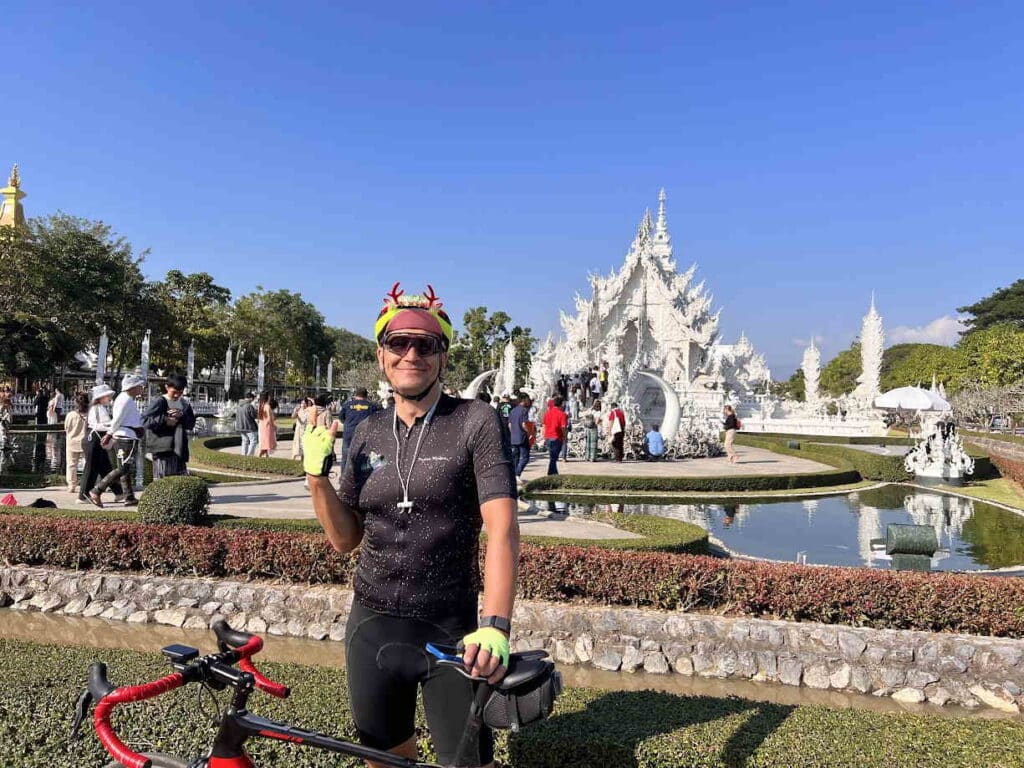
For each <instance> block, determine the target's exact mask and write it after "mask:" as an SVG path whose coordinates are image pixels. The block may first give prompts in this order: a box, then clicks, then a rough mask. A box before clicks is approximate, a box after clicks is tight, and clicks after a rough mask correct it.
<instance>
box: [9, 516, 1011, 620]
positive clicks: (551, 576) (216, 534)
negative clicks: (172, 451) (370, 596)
mask: <svg viewBox="0 0 1024 768" xmlns="http://www.w3.org/2000/svg"><path fill="white" fill-rule="evenodd" d="M481 556H482V552H481ZM2 560H6V561H7V562H10V563H21V564H26V565H48V566H53V567H58V568H72V569H97V570H114V571H144V572H150V573H158V574H181V575H188V576H193V575H196V576H212V577H231V578H248V577H252V578H279V579H283V580H286V581H292V582H299V583H333V584H348V583H350V581H351V574H352V568H353V558H352V557H350V556H349V555H341V554H339V553H337V552H334V551H333V550H331V549H330V547H329V546H328V545H327V543H326V541H325V540H324V537H323V536H322V535H319V534H309V533H278V532H272V531H242V530H225V529H219V528H192V527H188V528H178V527H175V526H165V525H143V524H140V523H122V522H108V521H95V520H69V519H67V518H59V517H42V516H39V517H36V516H31V515H0V561H2ZM519 594H520V595H521V596H522V597H524V598H528V599H536V600H553V601H562V602H565V601H569V602H583V603H594V604H602V605H630V606H640V607H650V608H658V609H664V610H683V611H712V612H718V613H729V614H732V615H742V616H759V617H766V618H780V619H789V620H794V621H815V622H823V623H826V624H847V625H853V626H867V627H875V628H891V629H918V630H925V631H935V632H941V631H945V632H959V633H964V634H976V635H992V636H1001V637H1002V636H1005V637H1024V610H1022V609H1021V607H1020V606H1022V605H1024V580H1021V579H994V578H985V577H980V576H976V575H964V574H927V573H912V572H898V571H873V570H869V569H866V568H836V567H807V566H800V565H789V564H778V563H764V562H757V561H744V560H723V559H717V558H711V557H701V556H695V555H685V554H670V553H664V552H630V551H618V550H614V549H601V548H598V547H582V546H554V547H551V546H535V545H532V544H523V545H522V548H521V557H520V563H519Z"/></svg>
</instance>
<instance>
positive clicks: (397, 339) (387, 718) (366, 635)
mask: <svg viewBox="0 0 1024 768" xmlns="http://www.w3.org/2000/svg"><path fill="white" fill-rule="evenodd" d="M374 337H375V338H376V340H377V345H378V346H377V362H378V365H379V366H380V369H381V371H382V373H383V375H384V377H385V378H386V379H387V380H388V382H389V383H390V385H391V387H392V388H393V389H394V397H395V404H394V407H393V408H389V409H388V410H386V411H378V412H377V413H373V414H371V415H369V416H367V417H366V418H365V419H364V421H363V422H362V423H361V424H359V425H358V426H357V427H356V429H355V432H354V434H352V435H349V437H350V438H351V440H352V442H351V445H350V448H349V461H348V464H347V466H346V467H345V471H344V473H343V474H342V479H341V482H340V485H339V488H338V491H337V492H335V491H334V490H333V489H332V488H331V485H330V480H329V479H328V478H327V473H328V471H329V469H330V464H331V458H332V456H333V448H332V445H333V441H334V437H335V435H336V434H337V429H338V425H337V424H333V425H332V426H331V427H330V428H329V429H324V428H323V427H315V428H312V429H310V430H309V432H307V434H306V437H305V439H304V440H303V454H304V456H305V459H304V466H305V468H306V472H307V475H308V479H309V486H310V491H311V496H312V501H313V509H314V510H315V512H316V515H317V518H318V519H319V520H320V523H321V525H323V528H324V531H325V533H326V534H327V538H328V541H329V542H330V543H331V545H332V546H333V547H334V548H335V549H336V550H338V551H339V552H350V551H352V550H353V549H355V548H356V547H357V546H359V545H360V544H361V543H362V545H363V546H361V547H360V550H359V561H358V567H357V570H356V574H355V579H354V586H355V599H354V601H353V604H352V611H351V613H350V615H349V620H348V629H347V637H346V659H345V661H346V669H347V673H348V685H349V692H350V696H349V698H350V701H351V702H352V708H353V719H354V721H355V724H356V728H357V730H358V732H359V737H360V739H361V740H362V741H363V743H365V744H367V745H369V746H373V747H377V748H380V749H386V750H390V751H392V752H394V753H396V754H399V755H403V756H405V757H409V758H415V756H416V739H415V722H414V716H415V711H416V693H417V686H422V688H423V701H424V708H425V710H426V713H427V722H428V725H429V727H430V731H431V736H432V738H433V741H434V746H435V748H436V750H437V753H438V762H439V763H442V764H445V765H450V764H456V760H457V758H458V762H457V764H458V765H474V766H478V765H487V766H490V765H493V763H492V760H493V740H492V736H491V733H490V731H489V730H488V729H487V728H482V729H481V731H480V735H479V738H478V739H477V741H476V743H473V744H470V745H469V746H470V748H471V751H472V752H473V753H474V754H472V755H467V754H463V755H456V754H455V753H456V751H457V749H458V743H459V740H460V738H461V736H462V734H463V731H464V726H465V723H466V716H467V714H468V712H469V706H470V700H471V698H472V687H471V685H470V684H469V683H468V682H467V681H466V680H465V678H463V677H462V676H461V675H460V674H459V673H458V672H457V671H455V670H453V669H451V668H444V667H439V666H437V665H436V664H434V663H433V662H431V661H428V658H427V656H426V654H425V653H424V650H423V649H424V645H425V643H428V642H433V643H442V644H448V645H453V644H456V643H458V642H459V641H460V640H461V641H462V643H463V644H464V645H465V648H466V650H465V654H464V656H463V663H464V665H465V669H466V670H467V671H469V672H470V673H471V674H473V675H475V676H478V677H486V678H488V679H489V680H490V681H491V682H492V683H496V682H498V681H499V680H500V679H501V678H502V677H503V676H504V674H505V665H506V664H507V663H508V633H509V631H510V628H511V625H510V618H511V616H512V607H513V603H514V599H515V578H516V563H517V561H518V557H519V528H518V523H517V520H516V504H515V495H516V494H515V480H514V477H513V474H512V467H511V464H510V462H509V460H508V455H507V454H508V446H507V444H505V443H504V441H503V438H502V430H501V425H500V424H499V420H498V414H497V413H495V411H494V410H493V409H491V408H490V407H488V406H487V405H485V404H484V403H481V402H479V401H478V400H457V399H455V398H452V397H448V396H446V395H443V393H442V391H441V378H442V376H443V375H444V372H445V368H446V366H447V364H448V348H449V345H450V344H451V339H452V326H451V321H450V320H449V319H448V315H447V314H445V313H444V311H443V310H442V309H441V305H440V302H438V301H437V297H436V296H435V295H434V291H433V289H432V288H430V289H429V293H428V294H427V295H426V296H405V295H404V293H403V292H401V291H400V290H399V287H398V284H397V283H396V284H395V286H394V288H392V291H391V293H390V295H389V297H388V299H386V300H385V305H384V309H383V310H382V311H381V314H380V316H379V317H378V319H377V322H376V324H375V328H374ZM481 525H482V526H483V528H484V529H485V530H486V533H487V549H486V564H485V568H484V576H483V592H484V595H483V614H484V615H483V617H482V618H480V620H479V624H478V621H477V591H478V586H479V566H478V563H479V552H478V549H479V536H480V529H481ZM478 626H479V629H477V627H478ZM474 630H475V631H474ZM371 765H373V763H371Z"/></svg>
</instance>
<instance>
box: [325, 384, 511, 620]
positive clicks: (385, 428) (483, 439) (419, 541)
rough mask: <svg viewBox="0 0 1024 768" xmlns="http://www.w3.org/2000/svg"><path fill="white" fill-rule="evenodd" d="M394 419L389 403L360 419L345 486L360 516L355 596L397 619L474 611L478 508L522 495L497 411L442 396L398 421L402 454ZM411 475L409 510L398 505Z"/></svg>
mask: <svg viewBox="0 0 1024 768" xmlns="http://www.w3.org/2000/svg"><path fill="white" fill-rule="evenodd" d="M394 418H395V414H394V406H392V407H390V408H388V409H387V410H384V411H380V412H378V413H374V414H372V415H371V416H369V417H367V418H366V419H365V420H364V421H363V422H362V423H361V424H359V426H358V427H357V428H356V431H355V434H354V436H353V441H352V447H351V449H350V450H351V452H350V453H349V462H348V465H347V466H346V468H345V471H344V474H343V475H342V478H341V483H340V486H339V488H338V495H339V497H340V498H341V500H342V501H343V502H344V503H345V504H346V505H348V506H350V507H352V508H353V509H355V510H357V511H358V512H359V514H360V515H361V516H362V518H363V541H362V545H361V547H360V552H359V561H358V568H357V570H356V577H355V596H356V599H357V600H358V601H359V602H360V603H361V604H362V605H364V606H366V607H367V608H370V609H372V610H374V611H378V612H380V613H386V614H389V615H392V616H416V617H437V616H447V615H452V614H453V613H455V612H457V611H460V610H463V609H465V607H466V606H468V605H472V606H473V607H474V609H475V606H476V600H477V592H479V589H480V567H479V537H480V529H481V526H482V524H483V520H482V518H481V516H480V505H481V504H483V503H485V502H487V501H490V500H491V499H497V498H515V495H516V491H515V487H516V486H515V476H514V473H513V470H512V463H511V461H510V460H509V458H508V456H509V450H508V445H507V441H508V438H507V437H506V433H505V431H504V430H503V429H502V427H501V423H500V421H499V419H500V417H499V415H498V414H497V413H496V412H495V410H494V409H493V408H491V407H490V406H489V405H487V404H485V403H483V402H481V401H479V400H460V399H456V398H453V397H448V396H447V395H441V397H440V399H439V400H438V402H437V405H436V406H435V407H434V408H433V410H432V411H431V413H428V414H427V415H426V416H425V417H421V418H419V419H417V420H416V421H415V423H414V424H413V426H412V427H408V426H406V425H405V424H404V423H403V422H402V421H401V420H400V419H399V420H398V424H397V428H398V444H399V447H400V451H399V450H396V441H395V420H394ZM417 444H419V449H418V452H417ZM414 455H415V464H414V463H413V461H414ZM399 458H400V461H399V460H398V459H399ZM399 471H400V472H401V476H399ZM400 478H401V479H400ZM405 478H408V490H409V502H410V503H411V505H412V506H411V509H404V508H402V506H401V503H402V502H403V491H402V481H403V480H404V479H405Z"/></svg>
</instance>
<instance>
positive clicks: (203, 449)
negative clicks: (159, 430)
mask: <svg viewBox="0 0 1024 768" xmlns="http://www.w3.org/2000/svg"><path fill="white" fill-rule="evenodd" d="M286 438H287V439H290V438H291V433H288V432H278V433H277V439H278V440H281V439H286ZM241 444H242V438H241V436H240V435H217V436H215V437H204V438H200V439H199V440H196V441H195V442H193V443H192V445H191V446H190V448H191V453H192V461H194V462H195V463H197V464H202V465H203V466H207V467H215V468H217V469H228V470H231V469H236V470H238V471H240V472H251V473H253V474H257V475H260V474H262V475H281V476H283V477H303V476H304V475H305V472H303V471H302V462H301V461H297V460H293V459H277V458H273V457H270V458H262V459H261V458H259V457H258V456H241V455H239V454H236V453H225V452H224V451H222V450H220V449H221V448H228V447H230V446H235V445H241Z"/></svg>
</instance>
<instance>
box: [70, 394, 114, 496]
mask: <svg viewBox="0 0 1024 768" xmlns="http://www.w3.org/2000/svg"><path fill="white" fill-rule="evenodd" d="M113 398H114V390H112V389H111V388H110V387H108V386H107V385H106V384H97V385H96V386H95V387H93V388H92V391H91V392H90V393H89V414H88V416H87V418H86V424H87V425H88V431H87V433H86V438H85V471H84V472H83V473H82V482H81V485H80V486H79V487H80V492H79V495H78V501H79V502H80V503H83V504H87V503H88V502H89V496H88V493H89V491H91V490H92V488H93V486H94V485H95V484H96V481H97V480H99V479H100V478H101V477H103V476H104V475H105V474H107V473H108V472H109V471H110V470H111V468H112V467H113V461H114V460H115V459H114V458H112V456H111V452H110V451H108V450H107V448H106V447H105V446H103V444H102V443H103V441H104V439H105V438H106V437H107V433H109V432H110V421H111V414H110V402H111V400H113ZM111 489H112V490H113V491H114V493H116V494H117V495H118V496H120V495H122V489H121V484H120V483H117V484H114V485H111Z"/></svg>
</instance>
